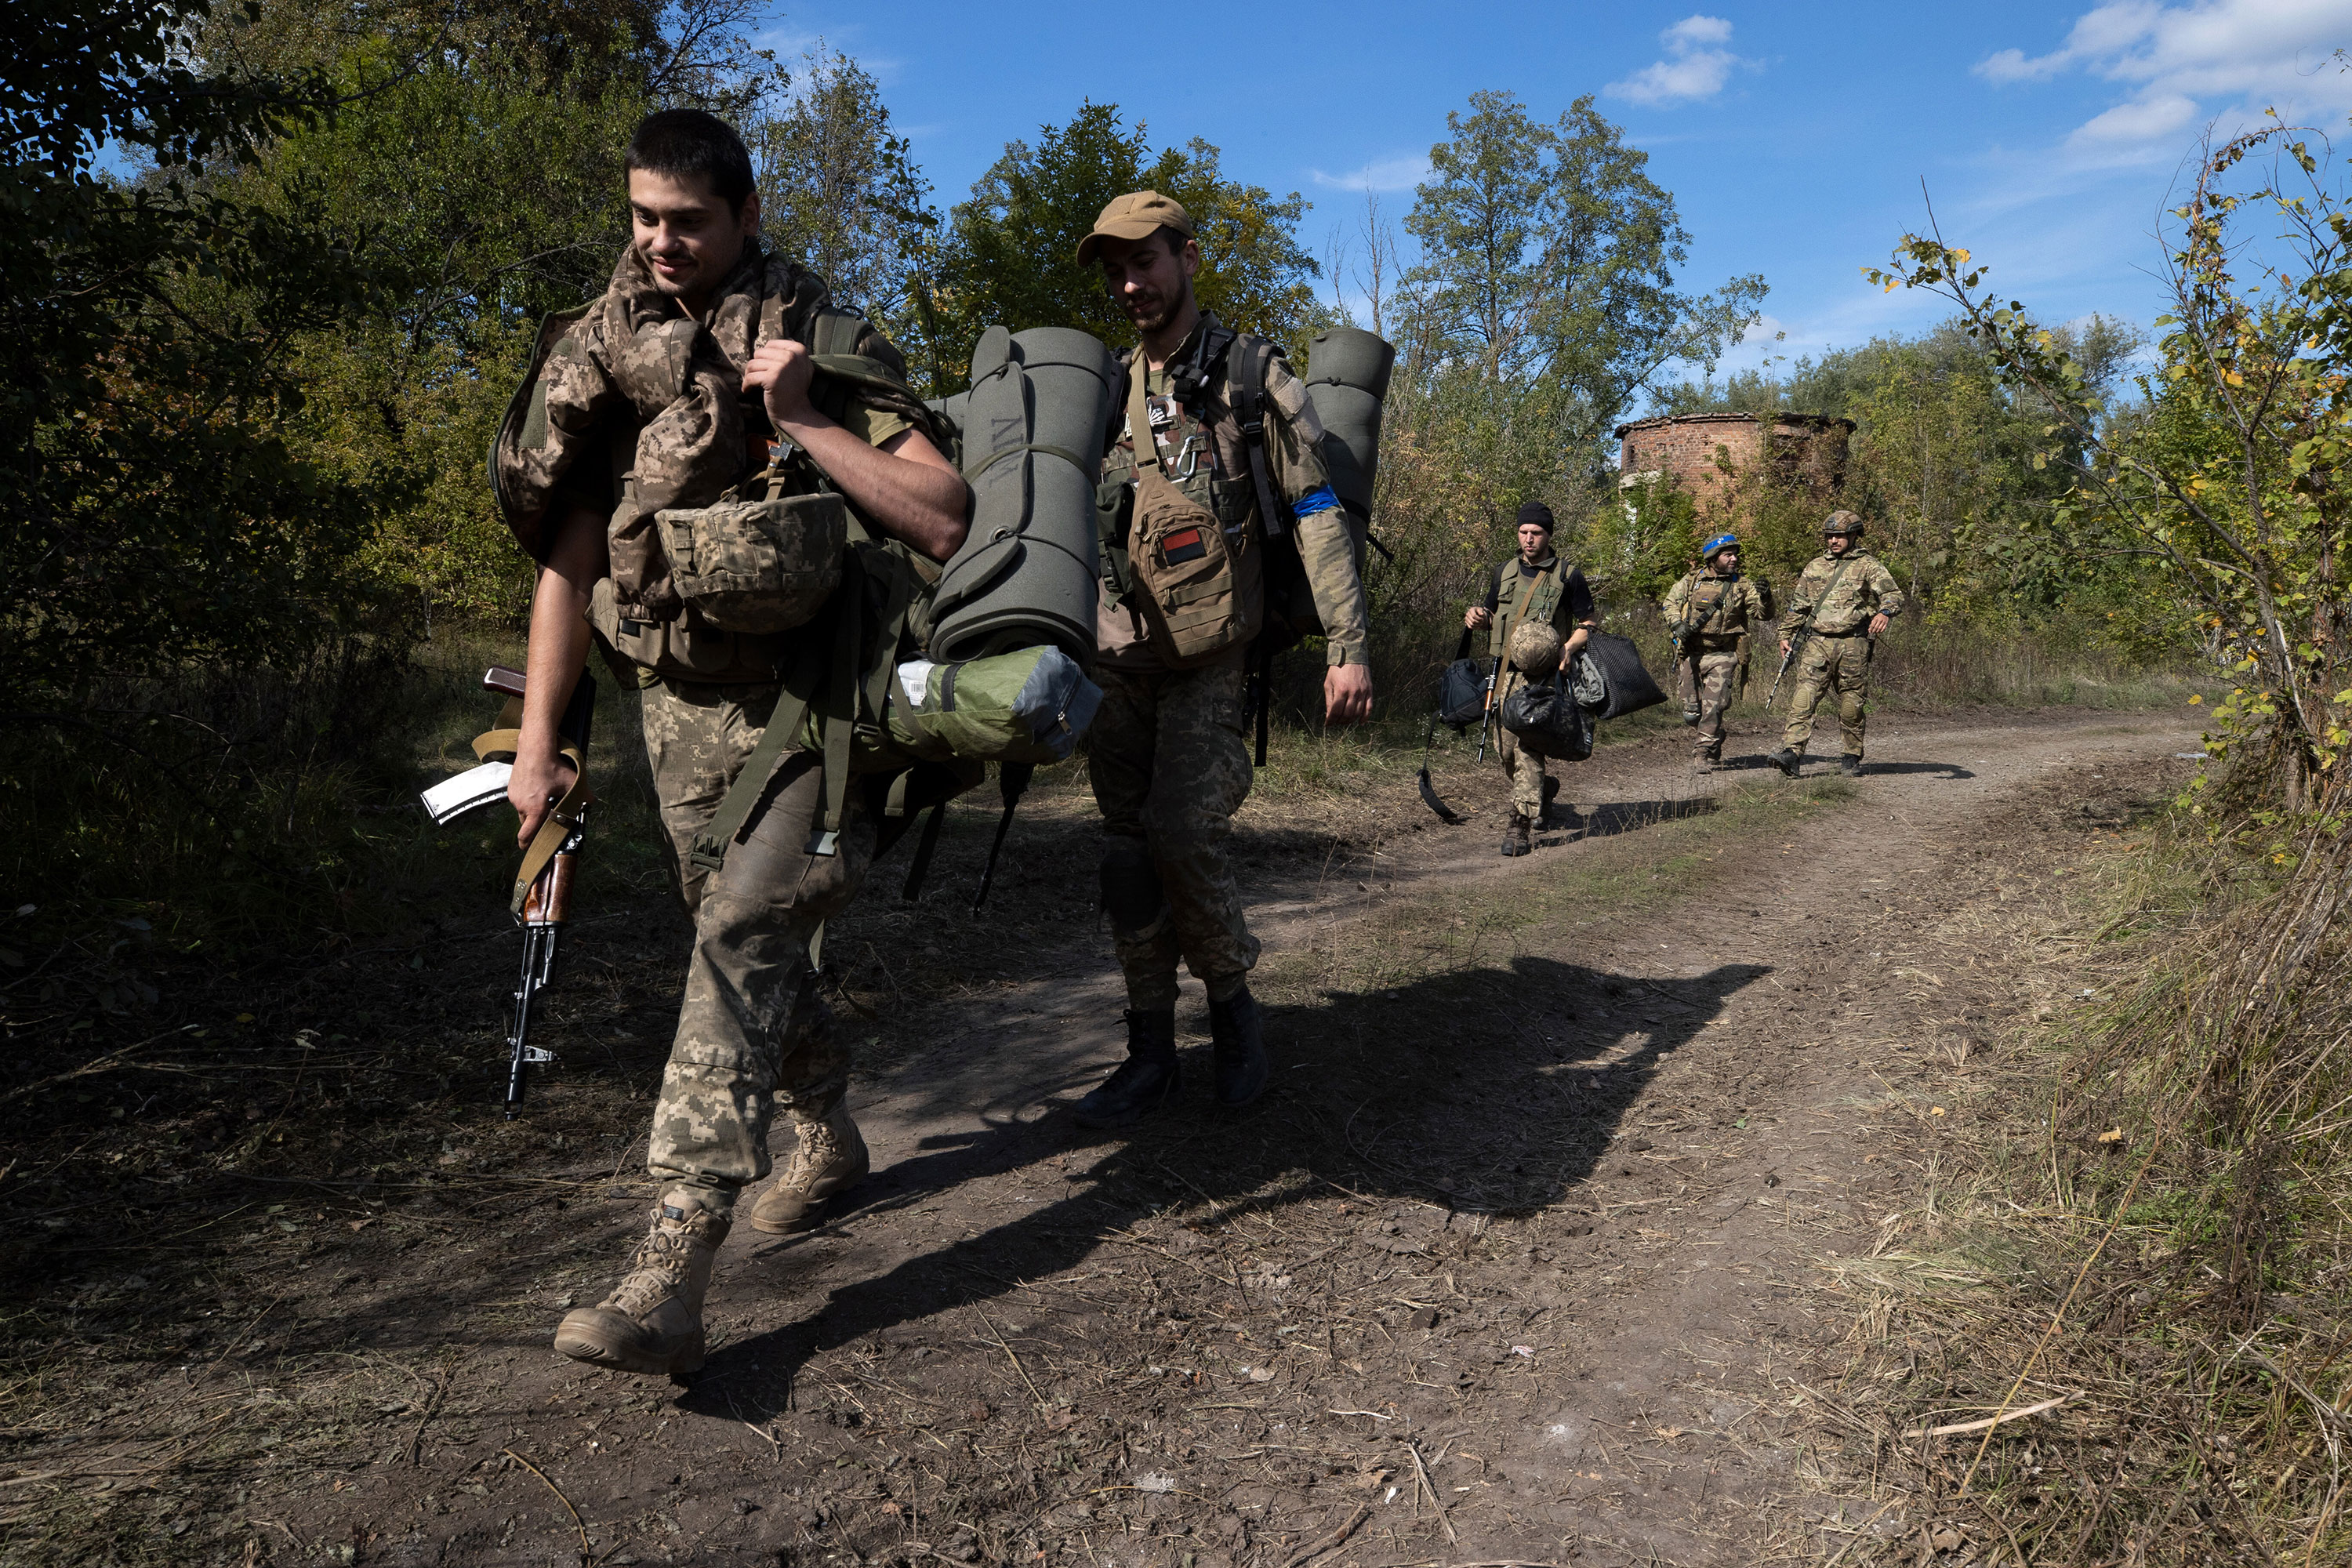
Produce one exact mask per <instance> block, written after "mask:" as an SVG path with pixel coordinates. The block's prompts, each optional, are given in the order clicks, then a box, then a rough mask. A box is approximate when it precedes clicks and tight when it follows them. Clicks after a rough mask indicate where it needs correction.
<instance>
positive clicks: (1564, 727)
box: [1503, 679, 1592, 763]
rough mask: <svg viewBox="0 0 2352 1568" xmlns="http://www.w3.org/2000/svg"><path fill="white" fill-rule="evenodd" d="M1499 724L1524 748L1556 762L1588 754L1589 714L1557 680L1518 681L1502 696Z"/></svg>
mask: <svg viewBox="0 0 2352 1568" xmlns="http://www.w3.org/2000/svg"><path fill="white" fill-rule="evenodd" d="M1503 728H1504V729H1506V730H1508V731H1510V732H1511V735H1512V738H1513V739H1515V740H1517V742H1518V743H1519V744H1520V745H1521V746H1522V747H1524V748H1525V749H1526V750H1527V751H1528V752H1532V753H1533V754H1534V755H1536V756H1538V757H1547V758H1549V759H1550V760H1551V761H1553V762H1556V763H1580V762H1582V761H1584V759H1585V758H1587V757H1589V756H1591V754H1592V716H1591V714H1589V713H1587V712H1586V711H1585V710H1584V705H1583V704H1582V703H1580V702H1579V701H1577V700H1576V693H1575V692H1574V691H1573V690H1571V689H1570V688H1569V687H1567V686H1565V685H1563V684H1561V683H1560V682H1559V680H1557V679H1553V680H1548V681H1546V682H1544V683H1543V684H1542V685H1540V686H1538V685H1534V684H1531V683H1529V682H1527V681H1521V682H1520V683H1519V684H1517V686H1514V687H1512V688H1511V690H1510V694H1509V695H1508V696H1507V697H1505V698H1504V699H1503Z"/></svg>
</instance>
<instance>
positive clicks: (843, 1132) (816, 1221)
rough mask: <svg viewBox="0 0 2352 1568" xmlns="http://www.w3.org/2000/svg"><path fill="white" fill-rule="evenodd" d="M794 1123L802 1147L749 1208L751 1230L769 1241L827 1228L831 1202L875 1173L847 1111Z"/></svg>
mask: <svg viewBox="0 0 2352 1568" xmlns="http://www.w3.org/2000/svg"><path fill="white" fill-rule="evenodd" d="M793 1122H794V1123H795V1124H796V1125H797V1126H798V1127H799V1129H800V1135H801V1141H800V1146H799V1147H798V1148H796V1149H794V1150H793V1157H792V1158H791V1159H790V1160H788V1161H786V1162H785V1163H784V1168H783V1169H782V1171H780V1172H779V1173H777V1175H776V1181H775V1184H774V1185H773V1186H771V1187H770V1188H769V1189H768V1190H767V1191H766V1192H764V1193H761V1194H760V1201H759V1202H758V1203H756V1204H753V1205H751V1228H752V1229H753V1230H758V1231H764V1232H766V1233H767V1234H768V1235H770V1236H797V1235H798V1234H800V1233H801V1232H802V1231H804V1230H814V1229H815V1228H816V1227H817V1226H820V1225H822V1224H824V1205H825V1203H826V1202H827V1200H829V1199H830V1198H831V1197H832V1196H833V1194H835V1193H838V1192H841V1191H843V1190H844V1189H845V1188H848V1187H851V1186H854V1185H856V1184H857V1183H859V1182H862V1181H864V1180H865V1179H866V1172H867V1171H869V1170H871V1169H873V1162H872V1161H871V1160H869V1159H868V1158H867V1157H866V1139H865V1137H864V1135H862V1134H861V1133H860V1132H859V1131H857V1123H856V1122H855V1121H851V1120H850V1119H849V1107H848V1106H847V1105H836V1106H835V1107H834V1108H833V1111H832V1113H831V1114H830V1115H827V1116H824V1117H809V1118H806V1119H803V1118H801V1117H797V1116H796V1117H794V1118H793Z"/></svg>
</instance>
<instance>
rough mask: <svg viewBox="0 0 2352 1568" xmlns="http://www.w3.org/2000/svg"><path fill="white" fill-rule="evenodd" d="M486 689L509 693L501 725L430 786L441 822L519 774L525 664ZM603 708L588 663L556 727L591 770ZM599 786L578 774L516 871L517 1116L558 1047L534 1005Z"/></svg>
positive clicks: (512, 1104)
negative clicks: (539, 1035) (530, 1083)
mask: <svg viewBox="0 0 2352 1568" xmlns="http://www.w3.org/2000/svg"><path fill="white" fill-rule="evenodd" d="M482 689H484V690H485V691H495V692H498V693H499V694H500V695H502V696H504V697H506V698H507V699H508V701H507V704H506V707H505V708H504V709H503V710H501V711H500V713H499V722H498V724H497V725H496V727H494V728H493V729H491V730H489V731H487V732H486V733H484V734H482V735H480V736H478V737H477V738H476V739H475V742H474V752H475V754H476V755H477V756H479V757H481V758H482V759H483V762H482V764H481V765H480V766H479V767H475V768H468V769H467V771H466V772H464V773H459V774H458V775H457V776H456V777H455V778H451V779H446V780H444V781H443V782H442V783H440V784H436V785H435V786H434V787H433V788H431V789H429V790H427V791H425V810H426V811H428V812H430V813H431V814H432V816H433V820H434V821H435V822H436V824H440V823H448V822H451V821H454V820H455V819H457V817H460V816H465V815H466V814H467V812H470V811H473V810H474V809H476V808H477V807H479V806H485V805H492V804H493V803H495V802H499V801H502V800H504V799H506V791H507V782H508V780H509V778H511V777H512V776H513V773H514V764H513V763H512V761H511V758H512V757H513V755H514V748H515V744H516V742H517V740H518V739H519V736H518V734H517V731H518V729H519V728H520V724H521V721H522V696H523V677H522V675H521V673H520V671H517V670H512V669H508V668H505V667H503V666H501V665H492V666H491V667H490V668H489V669H488V671H487V672H485V673H484V675H483V676H482ZM595 708H596V682H595V681H594V680H593V679H592V678H591V677H590V676H589V674H588V672H587V671H586V670H584V669H583V670H582V671H581V672H580V679H579V682H578V684H576V685H575V686H573V687H572V700H571V701H570V702H569V703H567V704H566V705H565V707H564V710H563V717H562V719H561V720H559V721H557V723H556V734H557V736H558V738H559V740H560V741H561V742H562V747H563V752H564V755H565V757H566V759H567V760H568V761H570V762H571V763H572V766H573V767H574V768H575V769H577V770H581V771H582V772H583V773H584V769H585V761H586V758H587V754H588V725H589V720H590V719H591V718H592V717H593V714H594V712H595ZM595 800H596V796H595V793H594V792H593V791H592V790H591V789H589V788H588V785H587V783H586V780H585V779H584V777H581V776H578V775H577V774H575V782H574V783H573V784H572V790H571V792H570V794H568V795H566V796H565V797H564V799H563V800H562V802H560V803H558V804H557V805H554V806H553V807H552V808H551V810H550V812H549V815H548V817H547V820H546V822H545V823H544V824H543V825H542V826H541V828H540V831H539V833H538V835H537V836H536V837H533V838H532V840H531V845H530V848H529V849H528V850H526V851H525V852H524V855H523V864H522V871H523V874H522V875H520V876H518V877H517V878H516V887H515V895H514V902H513V910H514V916H515V923H516V924H517V925H520V927H521V928H522V967H521V969H520V973H518V975H517V977H516V980H515V988H514V993H513V998H512V999H513V1002H514V1011H513V1013H512V1014H511V1015H510V1016H509V1024H508V1026H507V1092H506V1116H507V1120H508V1121H513V1120H514V1119H515V1117H516V1115H517V1114H518V1113H519V1112H520V1110H521V1108H522V1093H523V1079H524V1075H525V1073H526V1071H527V1070H528V1069H529V1068H532V1067H535V1066H538V1065H541V1064H542V1063H546V1062H551V1061H553V1060H554V1059H555V1053H554V1052H552V1051H550V1050H548V1049H547V1048H546V1047H542V1046H534V1045H532V1044H531V1043H530V1013H531V1006H532V1005H533V1004H534V1003H536V1002H537V1001H538V1000H539V994H540V993H541V992H542V991H544V990H545V989H546V988H547V985H548V983H549V982H550V981H551V980H552V979H553V978H554V975H555V960H556V955H557V952H558V951H559V949H560V948H561V946H562V936H563V924H564V921H566V920H567V919H568V918H569V917H570V915H571V906H572V882H573V880H574V879H575V877H576V875H577V867H578V859H577V857H578V855H579V852H580V846H581V844H582V842H583V840H584V839H585V838H586V837H587V827H588V808H589V807H590V806H591V805H594V804H595Z"/></svg>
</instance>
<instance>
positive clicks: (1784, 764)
mask: <svg viewBox="0 0 2352 1568" xmlns="http://www.w3.org/2000/svg"><path fill="white" fill-rule="evenodd" d="M1764 760H1765V761H1766V762H1768V763H1771V764H1772V765H1773V766H1774V767H1776V768H1778V769H1780V771H1781V772H1782V773H1786V774H1788V775H1789V776H1790V778H1795V777H1796V776H1797V770H1798V769H1799V768H1801V767H1802V766H1804V763H1805V753H1804V752H1799V751H1793V750H1791V749H1790V748H1789V747H1787V746H1783V747H1781V748H1780V750H1779V751H1777V752H1773V753H1772V754H1771V755H1770V756H1769V757H1767V758H1765V759H1764Z"/></svg>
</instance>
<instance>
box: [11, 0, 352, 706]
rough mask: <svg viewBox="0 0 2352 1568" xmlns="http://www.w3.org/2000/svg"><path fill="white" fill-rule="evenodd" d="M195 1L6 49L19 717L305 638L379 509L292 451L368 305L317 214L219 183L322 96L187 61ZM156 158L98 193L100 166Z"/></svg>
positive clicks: (58, 1) (48, 8)
mask: <svg viewBox="0 0 2352 1568" xmlns="http://www.w3.org/2000/svg"><path fill="white" fill-rule="evenodd" d="M205 16H206V13H205V8H204V5H202V4H201V3H198V4H193V5H184V6H178V7H172V6H166V7H163V8H160V9H159V8H156V7H153V6H131V5H118V4H110V3H105V0H97V3H92V0H33V3H32V4H29V5H26V6H22V7H16V8H12V9H11V12H10V22H11V26H9V27H8V28H7V29H5V31H6V35H7V38H8V42H7V43H6V44H5V45H4V46H0V72H5V78H0V86H5V94H0V96H4V97H5V100H6V108H5V110H0V113H5V121H0V123H5V127H6V132H7V136H8V148H9V156H8V158H7V160H6V161H5V167H0V204H5V210H6V211H8V212H9V213H10V214H11V216H12V217H13V218H14V220H15V223H16V232H15V233H14V235H13V236H12V241H13V243H12V246H11V258H10V261H9V263H8V287H7V289H6V293H5V300H0V333H5V336H6V338H7V341H8V342H9V345H10V368H11V374H10V376H9V378H8V381H7V384H6V386H5V389H0V446H5V451H0V484H5V488H6V489H7V491H8V493H9V496H10V498H11V504H12V506H13V508H14V514H15V521H14V525H13V526H12V527H11V528H10V529H8V530H7V531H6V532H5V541H0V580H5V584H6V585H5V589H0V635H5V637H7V638H8V640H9V642H10V643H11V645H12V646H14V647H19V648H38V649H39V650H40V657H39V658H37V659H32V658H15V659H11V660H9V661H7V663H6V666H5V673H0V688H5V696H6V697H7V698H8V699H10V700H12V701H22V700H31V701H34V702H37V703H38V702H45V701H56V700H71V699H72V697H73V694H75V693H77V692H79V691H81V690H83V689H86V688H87V687H88V686H89V683H90V682H91V681H93V680H95V679H98V678H99V677H100V675H101V674H102V673H105V672H109V671H132V670H156V669H163V668H171V667H172V666H173V664H175V663H176V662H177V661H179V660H182V659H186V658H205V657H212V656H216V655H219V654H221V653H224V652H227V651H230V650H234V649H240V648H243V647H249V646H251V645H252V644H254V643H256V642H257V641H260V640H264V639H286V638H299V637H304V636H308V635H315V634H316V632H317V631H318V630H319V628H320V627H322V626H325V625H326V624H327V623H328V622H329V621H330V620H331V618H332V613H333V612H332V611H331V609H330V605H334V607H335V608H336V609H341V608H343V607H346V606H347V604H348V601H347V600H345V599H344V598H343V597H342V596H341V595H335V594H334V593H333V584H334V582H335V579H336V574H337V571H338V568H339V565H340V563H341V562H343V561H345V560H347V559H348V558H349V556H350V555H351V553H352V551H354V550H355V549H356V548H357V546H358V544H359V542H360V539H361V529H362V524H363V522H364V510H363V509H362V506H361V505H360V504H359V502H358V500H357V498H356V497H355V496H353V495H352V493H351V491H350V490H349V489H347V488H346V487H344V486H342V485H341V484H340V483H339V482H338V481H337V480H336V479H335V477H334V476H332V475H331V474H329V473H326V472H323V471H321V470H320V469H319V468H317V467H316V466H314V465H311V464H310V463H307V462H305V461H303V460H302V459H301V458H300V457H299V455H298V454H297V453H295V452H294V451H293V450H291V449H290V447H289V442H288V440H287V434H288V422H289V418H290V417H291V416H292V415H293V413H294V412H295V410H296V409H297V408H298V407H299V401H300V399H299V388H298V386H297V384H296V383H295V382H294V380H293V379H292V377H291V376H290V374H289V353H290V350H291V346H292V344H293V342H294V341H295V339H296V338H297V336H298V335H299V333H300V332H302V331H305V330H307V329H310V328H313V327H317V326H320V325H323V324H325V323H327V322H329V321H333V320H335V319H336V318H337V317H338V316H339V315H341V313H342V312H343V311H344V310H346V309H347V308H348V307H349V306H351V305H352V303H353V302H355V301H356V300H359V299H361V298H362V297H363V296H364V294H365V291H366V285H365V279H364V278H363V276H362V274H361V273H360V271H359V270H358V269H357V268H355V267H354V266H353V264H352V258H351V257H350V255H349V254H348V252H347V251H345V250H343V249H341V247H336V246H335V245H333V244H332V243H331V242H330V241H329V240H328V238H327V237H326V236H325V235H324V233H323V229H322V225H321V224H320V211H319V209H320V194H319V193H318V192H317V191H315V190H314V189H310V188H308V187H304V188H299V189H290V190H289V192H288V193H287V200H286V201H285V202H283V203H281V204H279V205H277V206H276V207H273V208H261V207H257V206H255V205H249V204H246V203H242V202H239V201H237V200H236V199H234V197H233V196H230V195H224V194H222V193H221V192H219V191H217V190H215V189H214V188H212V185H211V182H210V177H211V175H212V174H214V173H215V172H216V171H219V170H222V169H226V168H232V167H234V166H235V164H236V162H237V161H238V160H240V159H246V158H250V157H251V156H252V155H253V153H254V149H255V148H256V147H257V146H258V145H259V144H261V143H262V142H265V141H266V140H267V139H268V137H270V136H272V135H273V134H276V133H278V132H281V131H284V130H287V129H289V128H290V127H293V126H297V125H299V124H303V123H306V122H310V121H315V120H316V118H317V117H318V116H319V115H320V113H321V112H322V111H323V110H324V109H325V108H326V106H327V104H328V102H329V92H330V89H329V87H328V86H327V84H325V83H323V82H322V81H320V80H319V79H315V78H313V77H310V76H307V75H304V74H301V73H291V74H289V76H287V77H286V78H284V79H274V78H272V77H268V76H265V75H260V74H255V73H251V72H246V71H241V70H236V69H223V70H217V71H215V70H209V69H205V68H199V66H198V65H197V64H195V63H194V62H196V61H198V60H199V59H200V58H201V57H200V56H199V55H198V54H197V53H196V51H195V49H194V42H195V40H196V37H197V36H198V34H199V32H200V30H201V28H202V26H203V25H204V23H205ZM109 146H111V147H112V148H114V149H116V150H118V152H119V151H128V152H130V153H132V154H133V155H135V156H139V157H143V158H144V159H146V160H148V161H149V162H150V163H151V166H152V172H151V174H150V175H149V177H147V178H146V179H144V180H143V181H142V182H140V183H139V184H136V185H125V184H121V182H119V181H117V180H114V179H112V178H110V177H108V176H106V175H105V174H101V173H100V169H99V165H98V160H99V157H100V152H101V149H104V148H107V147H109Z"/></svg>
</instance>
